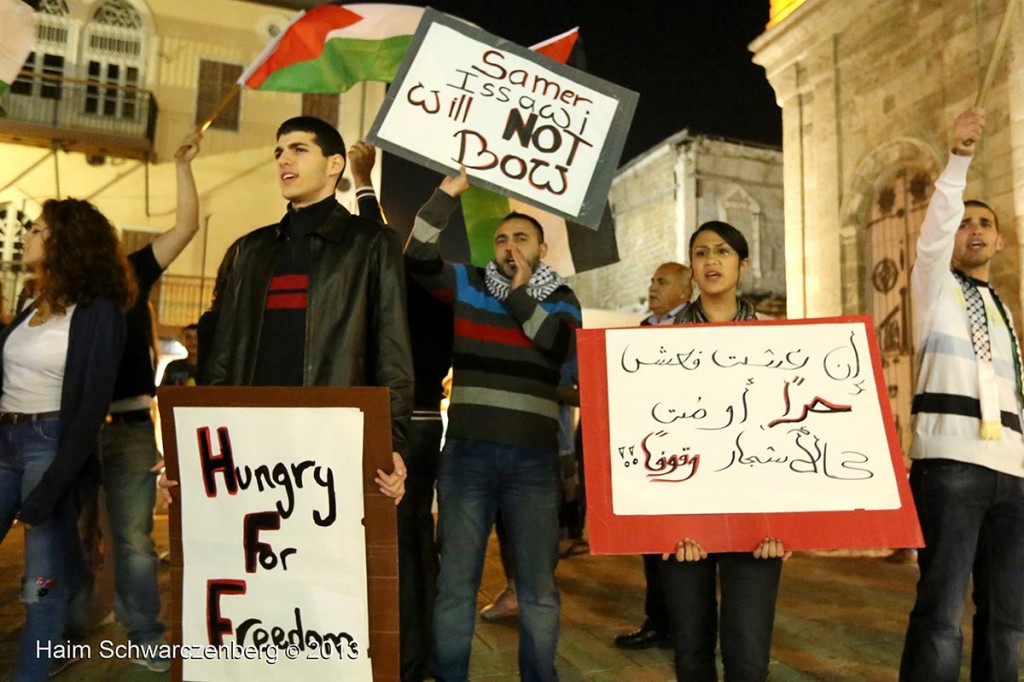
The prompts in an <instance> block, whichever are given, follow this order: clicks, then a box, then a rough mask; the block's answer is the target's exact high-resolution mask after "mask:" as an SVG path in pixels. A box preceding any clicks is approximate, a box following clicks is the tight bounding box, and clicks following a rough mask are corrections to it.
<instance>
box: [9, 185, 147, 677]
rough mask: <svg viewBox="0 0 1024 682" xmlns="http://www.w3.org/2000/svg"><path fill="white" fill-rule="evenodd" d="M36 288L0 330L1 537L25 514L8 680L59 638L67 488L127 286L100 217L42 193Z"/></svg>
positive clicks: (96, 415)
mask: <svg viewBox="0 0 1024 682" xmlns="http://www.w3.org/2000/svg"><path fill="white" fill-rule="evenodd" d="M23 262H24V263H25V264H26V265H27V266H29V267H32V268H33V269H34V270H35V272H36V282H35V293H36V297H35V300H34V301H33V302H32V304H31V305H29V306H28V307H27V308H26V309H25V310H23V311H22V312H21V314H19V315H18V316H17V317H16V318H15V319H14V320H13V321H12V322H11V324H10V325H8V326H7V328H5V329H4V331H3V332H2V333H0V370H2V371H0V382H2V383H0V542H2V541H3V539H4V537H6V535H7V531H8V530H10V527H11V525H12V523H13V522H14V520H15V518H17V519H18V520H20V521H21V522H22V523H23V524H24V526H25V573H24V576H23V578H22V593H21V599H22V601H23V602H24V603H25V612H26V623H25V629H24V631H23V632H22V637H21V647H20V651H19V656H18V671H17V673H16V675H15V679H16V680H19V681H21V680H26V681H27V680H45V679H46V678H47V676H49V675H50V674H51V673H53V672H55V671H56V670H57V669H59V668H60V667H63V665H65V664H66V663H65V661H64V660H61V657H59V656H54V657H53V658H51V655H52V654H53V653H54V652H58V651H60V650H61V647H60V646H56V647H55V646H54V645H59V644H61V643H62V642H63V637H62V634H63V630H64V624H65V619H66V616H67V604H68V596H69V594H70V587H71V585H69V583H70V582H72V581H73V579H74V577H75V576H73V575H72V572H73V570H72V569H73V568H77V564H76V562H78V561H80V554H81V550H80V547H79V540H78V534H77V530H76V526H75V519H76V515H77V509H76V504H75V500H74V495H73V488H74V484H75V482H76V479H77V478H78V477H79V475H80V474H81V472H82V470H83V468H84V467H85V466H86V465H87V464H88V463H89V461H90V459H91V458H92V457H94V452H95V449H96V441H97V437H98V435H99V431H100V427H101V425H102V424H103V420H104V418H105V416H106V413H107V407H108V406H109V404H110V399H111V395H112V393H113V390H114V379H115V378H116V376H117V368H118V362H119V360H120V358H121V349H122V346H123V344H124V334H125V327H124V308H125V306H127V305H128V303H129V302H130V301H131V300H132V298H133V297H134V295H135V282H134V280H133V279H132V277H131V275H130V274H129V271H128V263H127V261H126V260H125V256H124V252H123V250H122V248H121V243H120V241H119V239H118V236H117V232H116V231H115V229H114V226H113V225H111V223H110V221H109V220H107V219H106V218H105V217H104V216H103V214H102V213H100V212H99V211H98V210H97V209H96V207H95V206H93V205H92V204H90V203H89V202H87V201H81V200H78V199H65V200H62V201H56V200H50V201H47V202H46V203H45V204H43V214H42V216H41V217H40V218H39V219H38V220H36V221H35V223H34V224H33V225H32V228H31V229H30V230H29V231H28V233H27V234H26V236H25V240H24V248H23Z"/></svg>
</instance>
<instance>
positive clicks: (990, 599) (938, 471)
mask: <svg viewBox="0 0 1024 682" xmlns="http://www.w3.org/2000/svg"><path fill="white" fill-rule="evenodd" d="M910 489H911V491H912V492H913V494H914V502H915V504H916V505H917V515H918V519H919V520H920V522H921V531H922V533H923V534H924V541H925V547H924V549H922V550H921V551H920V553H919V554H918V565H919V567H920V569H921V577H920V579H919V580H918V583H917V601H916V602H915V603H914V608H913V610H912V611H911V612H910V623H909V625H908V627H907V638H906V642H905V644H904V648H903V659H902V661H901V663H900V680H903V681H908V682H917V681H922V682H925V681H926V682H947V681H948V682H953V681H955V680H956V679H957V678H958V676H959V673H960V656H961V649H962V648H963V636H962V635H961V632H960V617H961V614H962V612H963V607H964V599H965V598H966V596H967V585H968V581H969V579H970V576H971V570H972V567H973V566H974V563H975V558H976V555H977V552H978V544H979V536H980V534H981V531H982V528H984V529H985V533H986V534H987V536H988V538H987V542H986V543H985V545H984V552H985V557H984V559H985V562H984V563H985V570H984V571H983V574H982V578H981V579H983V580H984V581H985V583H986V584H985V586H984V589H979V590H976V595H986V596H983V597H980V596H979V598H983V599H984V600H985V602H986V603H985V604H983V605H982V608H986V607H987V613H988V616H987V620H988V631H987V636H985V637H983V638H982V639H983V640H984V642H985V645H986V647H987V649H988V651H987V656H986V658H987V661H986V663H987V664H988V668H989V672H988V679H990V680H993V681H1002V680H1016V679H1017V666H1018V661H1019V650H1020V645H1021V642H1022V641H1024V579H1022V578H1021V573H1020V571H1021V568H1020V567H1021V566H1024V478H1018V477H1016V476H1010V475H1008V474H1003V473H999V472H997V471H993V470H992V469H987V468H985V467H981V466H977V465H974V464H966V463H964V462H956V461H952V460H943V459H929V460H919V461H916V462H914V464H913V467H912V468H911V470H910ZM976 641H978V640H976ZM979 643H980V642H979ZM977 658H978V657H977V656H975V665H978V663H977Z"/></svg>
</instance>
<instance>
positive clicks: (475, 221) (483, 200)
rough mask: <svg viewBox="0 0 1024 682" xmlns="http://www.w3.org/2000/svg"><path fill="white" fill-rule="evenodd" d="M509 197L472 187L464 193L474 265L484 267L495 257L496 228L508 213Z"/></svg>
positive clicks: (464, 207)
mask: <svg viewBox="0 0 1024 682" xmlns="http://www.w3.org/2000/svg"><path fill="white" fill-rule="evenodd" d="M510 210H511V209H510V208H509V203H508V197H503V196H501V195H500V194H495V193H494V192H488V191H487V190H485V189H480V188H479V187H470V188H469V189H468V190H466V192H465V193H464V194H463V195H462V217H463V219H464V220H465V221H466V237H467V238H468V239H469V253H470V257H471V258H472V260H473V265H475V266H477V267H478V268H482V267H484V266H485V265H487V263H488V262H490V261H491V260H492V259H493V258H494V228H496V227H497V226H498V221H499V220H501V219H502V218H504V217H505V216H506V215H508V213H509V211H510Z"/></svg>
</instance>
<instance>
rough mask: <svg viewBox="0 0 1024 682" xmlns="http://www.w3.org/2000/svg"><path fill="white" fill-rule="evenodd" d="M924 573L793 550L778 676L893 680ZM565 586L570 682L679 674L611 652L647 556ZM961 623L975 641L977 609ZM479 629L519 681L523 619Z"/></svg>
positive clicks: (16, 556)
mask: <svg viewBox="0 0 1024 682" xmlns="http://www.w3.org/2000/svg"><path fill="white" fill-rule="evenodd" d="M156 532H157V537H158V544H159V545H161V548H166V546H167V542H166V537H167V523H166V517H160V516H158V517H157V531H156ZM21 550H22V545H21V532H20V531H19V530H18V529H14V530H12V532H11V534H10V537H9V538H8V539H7V541H6V542H5V543H4V545H3V547H2V548H0V680H6V679H8V678H9V676H10V671H11V669H12V666H13V662H14V660H15V657H16V651H17V641H18V635H19V631H20V627H21V624H22V621H23V617H24V616H23V610H22V606H21V604H20V603H18V583H19V576H20V575H21V562H22V557H21ZM916 578H917V569H916V566H914V565H913V564H910V565H907V564H902V565H901V564H891V563H887V562H885V561H883V560H882V559H879V558H864V557H822V556H811V555H803V554H797V555H795V556H794V557H793V558H792V559H791V560H790V561H789V562H787V564H786V566H785V569H784V570H783V573H782V589H781V593H780V597H779V606H778V615H777V618H776V626H775V640H774V648H773V652H772V666H771V675H770V679H771V680H773V681H778V682H787V681H793V682H803V681H805V680H829V681H836V682H839V681H847V680H849V681H855V680H857V681H859V680H869V681H879V682H881V681H888V680H895V679H896V670H897V666H898V663H899V656H900V650H901V647H902V643H903V631H904V628H905V627H906V619H907V613H908V612H909V610H910V606H911V603H912V600H913V593H914V581H915V580H916ZM558 579H559V584H560V585H561V588H562V636H561V640H560V642H559V647H558V650H559V660H558V670H559V673H560V675H561V679H562V680H563V682H576V681H577V680H600V681H608V682H611V681H615V680H623V681H628V682H655V681H660V680H673V679H674V674H673V670H672V656H671V652H670V651H666V650H660V649H651V650H647V651H636V652H628V651H620V650H618V649H616V648H615V647H613V646H612V645H611V642H612V639H613V638H614V636H615V635H616V634H618V633H620V632H622V631H624V630H627V629H629V628H631V627H633V626H635V625H637V624H638V623H639V622H640V621H641V620H642V617H643V573H642V569H641V564H640V559H639V558H637V557H593V556H589V555H583V556H574V557H571V558H569V559H565V560H563V561H562V563H561V564H560V565H559V567H558ZM160 585H161V590H162V591H163V596H164V603H165V604H167V603H169V596H168V590H169V571H168V569H167V565H166V564H162V565H161V572H160ZM503 585H504V579H503V577H502V575H501V567H500V562H499V560H498V556H497V549H496V545H495V543H494V542H493V541H492V543H491V549H490V556H489V557H488V561H487V568H486V570H485V574H484V579H483V585H482V588H481V594H480V604H481V605H483V604H485V603H487V602H488V601H490V599H491V598H492V597H493V596H494V595H496V594H498V593H499V592H500V591H501V589H502V587H503ZM965 611H968V612H969V611H970V609H969V608H968V609H965ZM964 625H965V631H964V634H965V639H966V640H967V641H969V628H970V625H969V613H967V614H965V618H964ZM476 633H477V634H476V641H475V643H474V650H473V659H472V668H471V678H472V679H473V680H488V681H493V682H505V681H512V680H516V679H518V676H517V675H516V640H517V630H516V623H515V621H514V620H511V621H507V622H497V623H486V622H479V624H478V626H477V630H476ZM123 637H124V632H123V630H121V629H120V626H118V625H116V624H113V625H108V626H105V627H103V628H101V629H99V630H97V631H96V632H95V633H94V634H93V635H92V638H91V639H90V643H92V644H93V649H94V651H95V650H97V649H98V642H99V641H100V640H102V639H112V640H115V641H117V642H120V641H123ZM168 677H169V676H168V675H167V674H158V673H151V672H148V671H146V670H144V669H142V668H139V667H137V666H134V665H132V664H130V663H128V662H125V661H101V660H95V659H94V660H89V661H84V662H82V663H78V664H76V665H74V666H72V667H71V668H69V669H68V670H67V671H66V672H65V673H63V674H62V675H61V676H59V677H57V678H55V679H58V680H65V681H67V682H93V681H96V682H98V681H99V680H110V681H111V682H116V681H122V682H129V681H131V682H154V681H156V680H162V679H167V678H168ZM964 679H966V671H965V675H964Z"/></svg>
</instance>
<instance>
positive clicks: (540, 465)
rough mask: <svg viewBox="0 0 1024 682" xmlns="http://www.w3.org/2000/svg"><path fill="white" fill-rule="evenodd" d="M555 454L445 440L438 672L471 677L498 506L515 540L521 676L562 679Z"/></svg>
mask: <svg viewBox="0 0 1024 682" xmlns="http://www.w3.org/2000/svg"><path fill="white" fill-rule="evenodd" d="M560 490H561V477H560V472H559V463H558V454H557V453H554V452H539V451H536V450H528V449H525V448H518V447H513V446H508V445H495V444H491V443H476V442H468V441H464V440H458V439H448V441H447V442H446V443H445V446H444V451H443V452H442V453H441V470H440V474H439V476H438V480H437V492H438V504H439V510H438V531H439V533H438V540H439V542H440V546H441V574H440V577H439V579H438V596H437V604H436V605H435V608H434V632H435V633H437V642H436V646H435V661H434V676H435V677H436V678H437V679H438V680H439V681H441V682H461V681H462V680H466V679H468V676H469V655H470V648H471V645H472V641H473V626H474V624H475V622H476V595H477V590H478V589H479V588H480V576H481V574H482V572H483V567H484V555H485V552H486V550H487V538H488V536H489V535H490V533H491V527H492V526H493V525H494V517H495V513H496V512H497V511H498V510H499V509H500V510H501V516H502V521H503V522H504V524H505V530H506V531H507V533H508V538H509V540H510V542H511V545H512V551H513V553H514V555H515V565H516V593H517V595H518V597H519V676H520V677H521V678H522V679H524V680H531V681H534V680H542V681H543V680H557V679H558V674H557V673H556V672H555V651H556V648H557V646H558V627H559V611H560V603H559V597H558V588H557V586H556V585H555V566H556V565H557V563H558V506H559V497H560Z"/></svg>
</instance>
